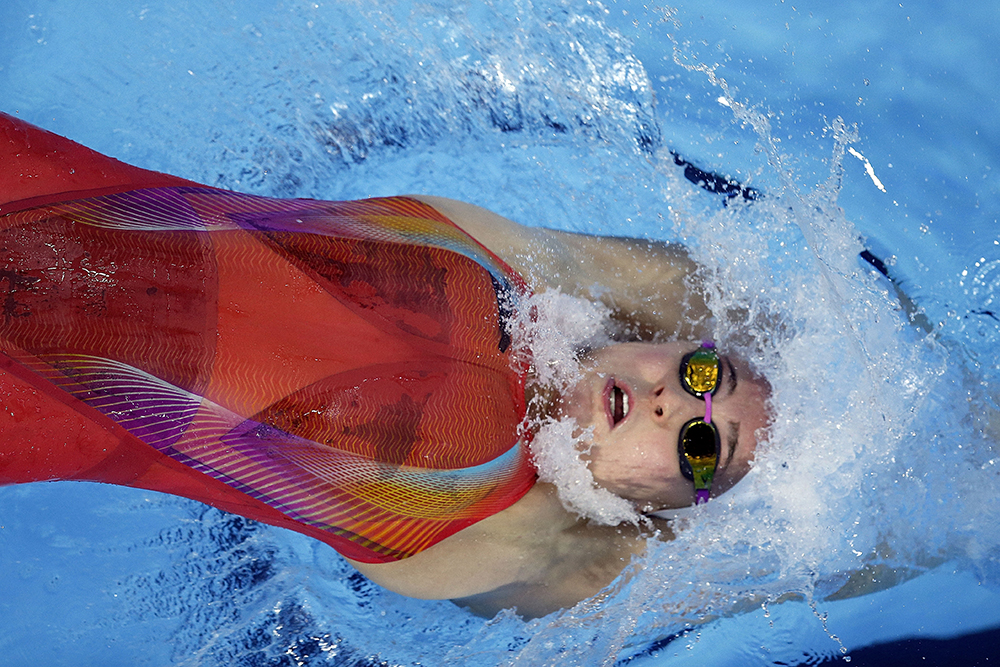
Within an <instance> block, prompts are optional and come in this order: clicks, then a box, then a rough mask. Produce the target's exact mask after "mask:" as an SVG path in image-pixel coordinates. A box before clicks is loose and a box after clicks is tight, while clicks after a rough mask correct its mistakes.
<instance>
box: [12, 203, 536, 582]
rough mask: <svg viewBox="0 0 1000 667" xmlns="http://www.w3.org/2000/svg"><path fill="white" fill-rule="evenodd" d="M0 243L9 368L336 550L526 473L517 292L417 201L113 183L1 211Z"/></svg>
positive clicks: (357, 549)
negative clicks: (86, 194) (110, 187)
mask: <svg viewBox="0 0 1000 667" xmlns="http://www.w3.org/2000/svg"><path fill="white" fill-rule="evenodd" d="M0 249H2V251H3V253H2V257H0V263H2V265H3V266H2V269H0V289H2V291H3V292H4V295H3V296H4V302H3V304H2V309H3V319H2V321H0V344H2V345H3V352H4V354H5V355H6V357H7V358H8V359H9V360H11V361H13V362H14V363H16V364H17V365H18V366H19V368H21V369H22V372H27V373H31V374H32V376H33V377H36V378H38V379H39V381H40V382H41V383H42V385H43V386H45V387H48V388H49V389H47V390H46V391H51V392H54V393H61V395H67V396H70V397H72V398H73V399H76V400H78V401H81V402H82V403H83V404H86V406H89V408H93V409H95V410H96V411H98V412H99V413H100V414H101V415H103V418H105V419H107V420H110V421H111V422H114V424H116V425H117V426H120V427H122V428H124V429H125V430H127V431H128V432H129V433H131V434H132V435H133V436H135V437H136V438H138V439H139V440H141V441H142V442H143V443H145V445H147V446H149V447H152V448H153V449H155V450H156V451H157V452H160V453H161V454H164V455H166V456H168V457H170V458H171V459H173V460H174V461H177V462H180V463H182V464H184V465H185V466H186V467H187V468H186V469H187V470H191V471H197V472H196V473H192V474H205V475H208V476H210V477H212V478H214V479H216V480H218V481H221V482H223V483H224V484H226V485H227V486H228V487H229V488H231V489H232V490H233V491H234V492H236V493H240V494H246V495H249V496H251V497H252V498H254V499H256V500H259V501H261V502H263V503H264V504H266V505H267V506H269V507H270V508H274V509H277V510H279V511H280V512H282V513H283V514H284V515H285V516H286V517H289V518H291V519H292V520H294V521H295V522H297V523H299V524H301V525H303V526H308V527H310V528H311V529H315V530H311V531H310V534H314V535H315V534H316V530H318V531H321V533H322V539H324V540H325V541H327V542H328V543H329V544H331V545H332V546H334V547H335V548H336V549H337V550H338V551H340V552H341V553H343V554H344V555H345V556H347V557H349V558H353V559H355V560H360V561H364V562H387V561H392V560H397V559H400V558H405V557H407V556H410V555H412V554H415V553H418V552H420V551H421V550H423V549H426V548H427V547H429V546H431V545H433V544H435V543H437V542H439V541H440V540H442V539H444V538H445V537H448V536H449V535H452V534H454V533H456V532H458V531H459V530H461V529H463V528H465V527H467V526H469V525H471V524H472V523H475V522H476V521H479V520H481V519H483V518H485V517H487V516H491V515H493V514H495V513H496V512H498V511H501V510H503V509H505V508H506V507H509V506H510V505H512V504H513V503H514V502H516V501H517V500H518V499H519V498H521V497H522V496H523V495H524V493H526V492H527V490H528V489H529V488H530V487H531V486H532V485H533V484H534V480H535V471H534V469H533V467H532V464H531V462H530V460H529V458H528V455H527V452H526V447H525V445H524V442H523V434H522V433H521V432H520V424H521V421H522V419H523V417H524V414H525V404H524V386H523V373H522V372H521V369H519V368H518V367H517V364H516V360H515V359H514V350H513V349H512V346H511V339H510V332H509V330H508V327H509V324H510V319H511V317H512V315H513V313H515V312H516V310H517V307H518V301H519V299H520V298H521V297H522V296H523V294H524V293H525V286H524V285H523V283H522V281H521V279H520V277H519V276H517V274H515V273H514V272H513V271H512V270H511V269H510V268H509V267H507V266H506V265H504V264H503V263H502V262H501V261H500V260H498V259H497V258H496V257H495V256H493V255H492V254H491V253H489V251H487V250H486V249H485V248H483V247H482V246H481V245H480V244H478V243H476V242H475V241H474V240H473V239H471V238H470V237H469V236H468V235H467V234H465V233H464V232H463V231H462V230H460V229H459V228H458V227H456V226H455V225H454V224H453V223H451V222H450V221H448V220H447V219H446V218H444V217H443V216H441V215H440V214H439V213H438V212H437V211H436V210H435V209H433V208H431V207H429V206H426V205H424V204H423V203H421V202H419V201H416V200H412V199H407V198H388V199H373V200H364V201H358V202H319V201H309V200H275V199H269V198H263V197H253V196H249V195H241V194H236V193H231V192H226V191H222V190H215V189H212V188H200V187H167V188H151V189H145V190H132V191H127V192H122V193H117V194H111V195H104V196H99V197H93V198H90V199H84V200H78V201H69V202H62V203H58V204H50V205H46V206H44V207H40V208H34V209H29V210H25V211H20V212H17V213H12V214H9V215H7V216H4V217H0ZM36 386H38V385H37V383H36ZM96 469H99V468H95V470H96ZM95 481H115V480H111V479H103V478H100V477H98V478H96V480H95ZM119 483H120V482H119Z"/></svg>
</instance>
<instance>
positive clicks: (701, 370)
mask: <svg viewBox="0 0 1000 667" xmlns="http://www.w3.org/2000/svg"><path fill="white" fill-rule="evenodd" d="M720 368H721V364H720V362H719V355H718V354H717V353H716V351H715V349H714V348H709V347H700V348H698V349H697V350H695V351H694V352H692V353H691V354H688V355H687V356H685V357H684V358H683V359H682V360H681V385H682V386H683V387H684V390H685V391H687V392H688V393H689V394H691V395H692V396H697V397H698V398H701V397H703V396H704V395H705V394H711V393H714V392H715V390H716V389H718V387H719V370H720Z"/></svg>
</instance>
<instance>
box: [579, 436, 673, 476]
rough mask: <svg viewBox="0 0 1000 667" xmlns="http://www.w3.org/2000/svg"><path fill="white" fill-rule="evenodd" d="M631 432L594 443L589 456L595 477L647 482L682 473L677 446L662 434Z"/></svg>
mask: <svg viewBox="0 0 1000 667" xmlns="http://www.w3.org/2000/svg"><path fill="white" fill-rule="evenodd" d="M623 435H624V434H623ZM628 435H630V437H620V438H613V437H612V438H604V439H598V440H596V441H595V442H594V444H593V447H592V448H591V456H590V458H591V461H592V465H591V468H592V470H593V472H594V477H595V479H597V477H598V475H599V474H600V475H602V476H605V477H607V478H609V479H611V478H613V479H626V478H627V479H634V480H647V481H648V480H662V479H666V478H671V477H675V476H679V475H680V468H679V464H678V462H677V454H676V446H675V447H671V446H670V443H668V442H666V441H665V439H664V438H663V437H662V436H660V437H656V438H653V437H643V436H642V435H641V434H638V435H636V434H628ZM598 482H600V480H598Z"/></svg>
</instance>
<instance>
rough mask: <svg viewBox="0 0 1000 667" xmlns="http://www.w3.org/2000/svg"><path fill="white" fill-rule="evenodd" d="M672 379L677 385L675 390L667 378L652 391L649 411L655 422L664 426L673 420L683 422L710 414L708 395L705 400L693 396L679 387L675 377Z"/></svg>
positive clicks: (667, 425) (673, 421)
mask: <svg viewBox="0 0 1000 667" xmlns="http://www.w3.org/2000/svg"><path fill="white" fill-rule="evenodd" d="M673 380H674V383H675V384H677V385H678V386H677V387H676V391H673V390H672V389H671V387H670V385H669V384H668V383H669V381H670V380H669V379H668V380H666V381H665V382H663V383H661V384H659V385H657V386H656V387H655V388H654V389H653V391H652V394H651V398H650V405H651V410H650V412H651V413H652V418H653V421H654V422H655V423H657V424H658V425H660V426H663V427H665V428H666V427H669V426H670V425H671V424H673V423H675V422H676V423H683V422H686V421H688V420H689V419H691V418H693V417H704V416H705V415H706V414H707V415H709V416H710V415H711V398H710V397H709V398H708V400H707V401H703V400H701V399H699V398H695V397H694V396H691V395H690V394H688V393H687V392H685V391H683V390H682V389H681V387H680V384H679V382H678V381H677V380H676V378H673ZM706 421H709V419H706Z"/></svg>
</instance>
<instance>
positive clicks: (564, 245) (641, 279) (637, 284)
mask: <svg viewBox="0 0 1000 667" xmlns="http://www.w3.org/2000/svg"><path fill="white" fill-rule="evenodd" d="M414 198H415V199H419V200H420V201H423V202H424V203H427V204H430V205H431V206H433V207H434V208H436V209H437V210H439V211H440V212H441V213H443V214H444V215H445V216H447V217H448V218H449V219H451V220H452V221H453V222H454V223H455V224H457V225H458V226H460V227H462V228H463V229H464V230H465V231H467V232H468V233H469V234H470V235H472V236H473V237H474V238H475V239H477V240H478V241H479V242H480V243H482V244H483V245H485V246H486V247H487V248H489V249H490V250H492V251H493V252H494V253H496V254H497V255H498V256H499V257H500V258H501V259H503V260H504V261H505V262H507V263H508V264H510V265H511V267H513V268H514V269H515V270H516V271H518V272H519V273H521V275H523V276H524V277H525V278H526V279H527V280H528V281H529V283H530V284H531V285H532V287H533V288H534V289H536V290H537V291H542V289H541V288H559V289H560V290H562V291H563V292H565V293H568V294H572V295H574V296H581V297H584V298H588V299H591V300H593V301H599V302H601V303H603V304H604V305H606V306H607V307H609V308H610V309H611V310H612V313H613V314H614V315H615V317H616V319H619V320H620V321H622V322H626V323H628V324H630V325H631V326H633V327H636V331H635V332H634V333H635V334H637V335H639V336H640V337H643V338H646V337H649V336H650V335H652V334H654V333H656V332H666V333H668V334H669V333H675V334H678V335H685V334H686V335H693V334H695V333H697V330H696V327H695V329H691V328H690V327H688V326H687V323H692V322H693V323H698V322H702V321H704V320H705V319H706V316H707V308H706V306H705V303H704V300H703V298H702V296H701V294H700V293H699V292H698V291H697V290H695V291H692V290H691V289H689V286H690V283H691V281H690V278H691V276H692V275H693V274H694V272H695V270H696V268H697V266H696V265H695V263H694V262H693V261H692V260H691V259H690V257H688V254H687V252H686V251H685V249H684V247H683V246H681V245H679V244H670V243H663V242H660V241H650V240H646V239H630V238H618V237H610V236H590V235H587V234H574V233H570V232H562V231H557V230H552V229H544V228H541V227H525V226H523V225H520V224H518V223H516V222H513V221H511V220H508V219H507V218H504V217H502V216H499V215H497V214H495V213H492V212H490V211H487V210H486V209H483V208H480V207H478V206H474V205H472V204H467V203H464V202H459V201H455V200H452V199H445V198H443V197H430V196H417V197H414ZM689 329H691V330H689Z"/></svg>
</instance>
